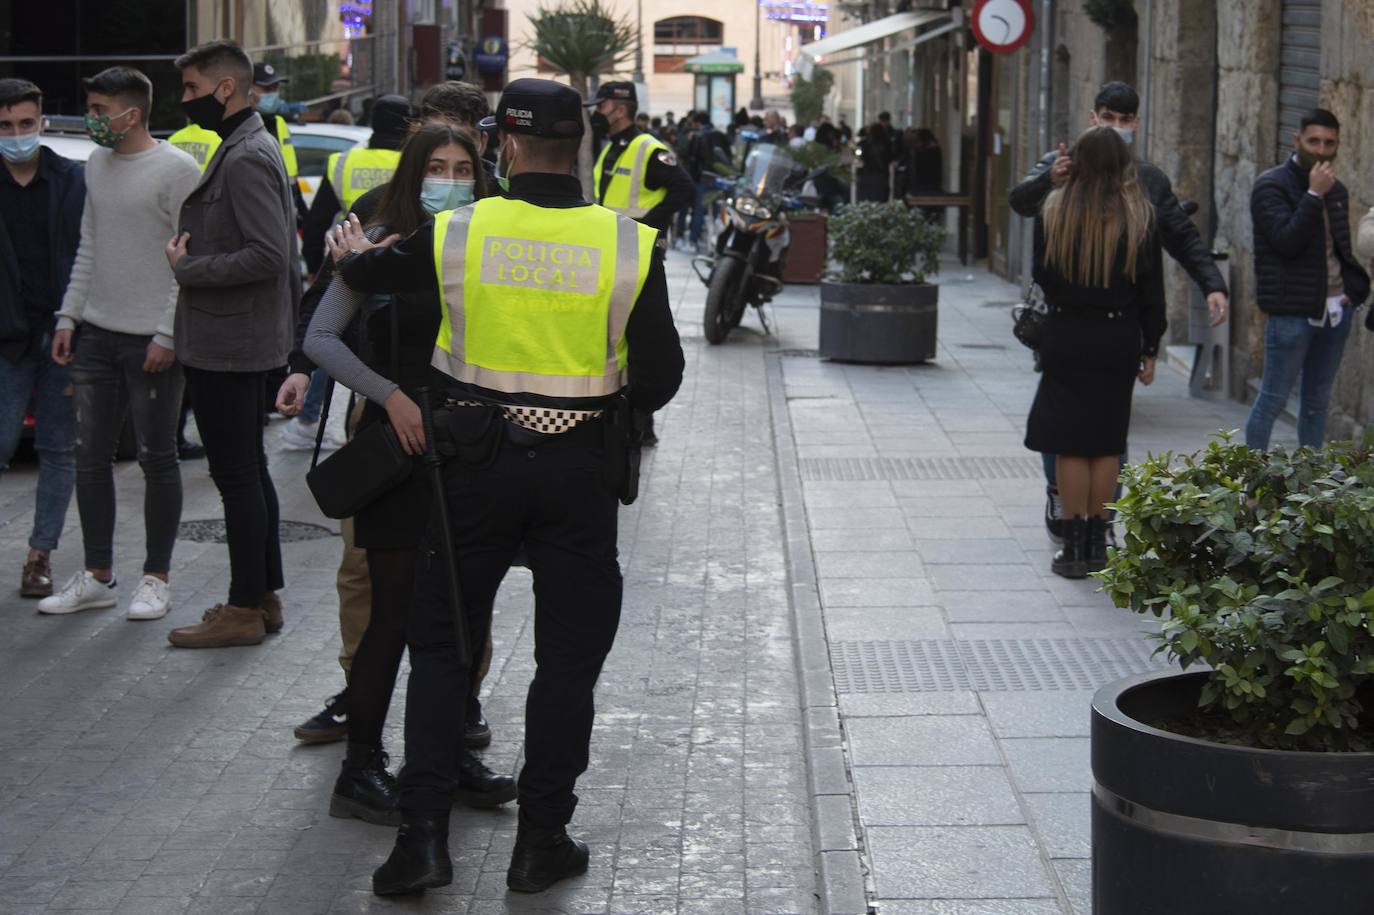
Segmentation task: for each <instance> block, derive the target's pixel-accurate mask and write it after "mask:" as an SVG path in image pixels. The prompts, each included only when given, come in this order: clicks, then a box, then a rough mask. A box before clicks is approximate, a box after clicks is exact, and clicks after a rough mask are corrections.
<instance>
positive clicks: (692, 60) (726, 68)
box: [682, 51, 744, 73]
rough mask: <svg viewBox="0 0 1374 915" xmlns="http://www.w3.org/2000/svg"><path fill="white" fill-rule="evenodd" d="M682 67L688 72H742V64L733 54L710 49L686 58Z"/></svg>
mask: <svg viewBox="0 0 1374 915" xmlns="http://www.w3.org/2000/svg"><path fill="white" fill-rule="evenodd" d="M682 69H684V70H686V71H687V72H688V73H743V72H744V64H742V63H740V59H739V58H738V57H736V56H735V55H733V54H726V53H725V52H724V51H712V52H711V53H710V54H698V55H697V56H696V57H689V58H687V59H686V60H684V61H683V62H682Z"/></svg>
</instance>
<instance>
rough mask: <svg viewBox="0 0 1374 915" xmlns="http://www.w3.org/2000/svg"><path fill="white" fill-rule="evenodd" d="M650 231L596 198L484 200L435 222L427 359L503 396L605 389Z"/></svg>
mask: <svg viewBox="0 0 1374 915" xmlns="http://www.w3.org/2000/svg"><path fill="white" fill-rule="evenodd" d="M657 234H658V233H657V232H656V231H655V230H654V229H650V228H649V227H647V226H642V225H640V224H639V223H637V222H634V221H633V220H631V219H628V218H626V217H623V216H617V215H616V214H615V213H612V212H610V211H609V210H607V209H604V208H602V207H598V206H586V207H572V208H568V209H554V208H545V207H539V206H535V205H534V204H532V203H527V202H525V201H523V200H512V199H508V198H504V197H489V198H486V199H484V200H480V201H478V202H477V203H475V204H473V205H472V206H468V207H463V208H462V209H459V210H452V211H449V212H446V213H440V214H439V215H438V216H436V217H435V218H434V263H435V269H436V271H437V274H438V280H439V301H440V306H441V308H442V312H443V318H442V321H441V323H440V325H439V335H438V338H437V339H436V341H435V347H434V358H433V360H432V362H431V364H432V365H433V366H434V367H435V368H436V369H438V370H439V371H441V372H443V373H444V374H445V375H448V376H449V377H450V378H453V379H454V380H456V381H461V382H464V383H466V384H472V385H476V386H478V387H481V388H486V389H487V390H490V391H496V392H500V393H503V394H516V395H518V394H537V395H541V396H544V397H561V398H591V397H608V396H610V395H612V394H614V393H616V392H617V391H619V390H620V389H621V388H623V387H624V386H625V384H626V382H627V380H628V376H627V373H626V366H627V364H628V352H629V350H628V346H627V344H626V342H625V327H626V325H627V324H629V321H630V314H631V312H632V310H633V309H634V304H635V301H636V300H637V299H638V298H639V294H640V292H641V291H642V290H643V288H644V282H645V280H646V279H647V277H648V275H649V266H650V263H651V262H652V259H653V246H654V239H655V237H656V236H657Z"/></svg>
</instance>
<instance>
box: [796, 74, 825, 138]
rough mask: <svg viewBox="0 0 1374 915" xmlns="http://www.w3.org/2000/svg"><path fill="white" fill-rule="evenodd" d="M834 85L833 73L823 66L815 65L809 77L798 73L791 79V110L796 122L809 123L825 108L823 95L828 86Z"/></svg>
mask: <svg viewBox="0 0 1374 915" xmlns="http://www.w3.org/2000/svg"><path fill="white" fill-rule="evenodd" d="M833 85H835V74H833V73H831V72H830V71H829V70H827V69H825V68H824V67H817V68H816V69H815V70H814V71H813V72H812V73H811V78H810V79H803V78H802V76H801V75H800V74H798V75H797V77H796V79H794V80H793V81H792V111H793V113H794V114H795V115H796V116H797V123H798V124H810V123H811V122H812V121H814V120H816V118H818V117H820V116H821V113H822V112H823V111H824V110H825V97H826V96H827V95H829V94H830V87H831V86H833Z"/></svg>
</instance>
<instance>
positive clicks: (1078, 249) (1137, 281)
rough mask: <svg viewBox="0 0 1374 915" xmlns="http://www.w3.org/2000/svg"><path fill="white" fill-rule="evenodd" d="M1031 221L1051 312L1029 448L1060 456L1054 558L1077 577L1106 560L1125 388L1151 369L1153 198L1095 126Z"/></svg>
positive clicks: (1119, 146) (1105, 131) (1155, 262)
mask: <svg viewBox="0 0 1374 915" xmlns="http://www.w3.org/2000/svg"><path fill="white" fill-rule="evenodd" d="M1071 158H1072V162H1073V165H1072V167H1071V170H1070V172H1069V176H1068V180H1067V181H1066V182H1065V183H1064V185H1063V186H1062V187H1060V188H1058V189H1056V190H1054V191H1053V192H1051V193H1050V195H1049V197H1047V198H1046V199H1045V203H1044V206H1043V208H1042V210H1041V214H1040V216H1039V217H1038V218H1037V219H1036V223H1035V269H1034V276H1035V281H1036V282H1037V283H1039V284H1040V288H1041V289H1042V290H1043V291H1044V294H1045V301H1046V302H1047V303H1048V305H1049V309H1050V312H1049V320H1048V321H1047V323H1046V326H1045V333H1044V338H1043V340H1042V341H1041V345H1040V359H1041V365H1042V366H1043V368H1044V372H1043V374H1042V375H1041V378H1040V386H1039V388H1038V389H1037V390H1036V392H1035V402H1034V404H1032V406H1031V411H1030V417H1029V418H1028V419H1027V421H1026V447H1027V448H1030V449H1031V450H1033V451H1038V452H1041V453H1044V454H1053V455H1057V468H1056V470H1057V473H1058V479H1059V494H1060V498H1061V500H1062V502H1063V506H1064V518H1065V525H1064V548H1063V549H1062V550H1060V551H1059V552H1058V553H1056V554H1055V556H1054V560H1053V562H1052V568H1053V570H1054V572H1055V573H1056V574H1059V575H1063V576H1064V577H1066V578H1083V577H1084V576H1086V575H1087V574H1088V573H1089V572H1093V571H1097V570H1098V569H1101V568H1102V566H1103V565H1104V564H1105V562H1106V552H1107V524H1108V520H1107V519H1108V512H1107V508H1106V503H1107V502H1109V501H1110V500H1111V499H1112V496H1113V493H1114V491H1115V489H1116V479H1117V475H1118V471H1119V458H1120V455H1122V454H1124V453H1125V451H1126V437H1127V433H1128V431H1129V429H1130V420H1131V395H1132V392H1133V390H1134V387H1135V382H1136V379H1137V378H1139V380H1140V381H1142V382H1143V383H1145V384H1149V383H1150V382H1152V381H1153V380H1154V370H1155V356H1156V355H1157V354H1158V352H1159V342H1160V339H1161V338H1162V337H1163V335H1164V328H1165V324H1166V321H1165V314H1164V283H1163V274H1162V270H1161V263H1160V249H1159V236H1158V234H1157V233H1156V232H1155V220H1154V209H1153V207H1152V206H1151V205H1150V202H1149V200H1148V199H1147V198H1146V197H1145V194H1144V192H1143V190H1142V189H1141V187H1140V182H1139V180H1138V178H1137V175H1136V167H1135V162H1134V160H1133V159H1132V158H1131V153H1130V149H1129V147H1127V146H1126V144H1125V143H1124V142H1122V140H1121V138H1120V137H1119V136H1118V135H1117V134H1116V132H1115V131H1113V130H1111V129H1109V128H1106V127H1095V128H1093V129H1091V130H1089V131H1087V132H1086V133H1084V134H1083V135H1082V136H1081V137H1079V138H1078V141H1077V143H1075V144H1074V148H1073V151H1072V154H1071Z"/></svg>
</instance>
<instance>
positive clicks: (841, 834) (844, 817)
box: [764, 351, 871, 915]
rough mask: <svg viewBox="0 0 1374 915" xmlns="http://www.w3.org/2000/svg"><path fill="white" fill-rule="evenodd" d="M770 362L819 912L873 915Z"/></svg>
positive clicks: (781, 402) (788, 425) (791, 457)
mask: <svg viewBox="0 0 1374 915" xmlns="http://www.w3.org/2000/svg"><path fill="white" fill-rule="evenodd" d="M764 362H765V369H766V370H765V377H766V378H767V381H768V406H769V410H770V412H771V414H772V419H773V451H774V455H775V457H776V459H777V468H778V492H779V495H780V496H781V499H782V528H783V536H784V537H786V539H787V566H788V581H789V588H788V593H789V596H790V599H791V602H792V631H793V645H794V649H795V653H796V664H797V674H798V679H799V681H800V687H801V708H802V713H803V718H804V721H805V729H804V732H803V740H804V742H805V747H806V772H807V792H808V794H809V796H810V803H811V839H812V846H813V848H814V849H815V855H816V872H817V875H818V876H817V889H818V891H819V893H820V900H821V912H822V915H868V913H869V912H870V911H871V909H870V907H869V904H868V894H867V891H866V889H865V877H864V867H863V853H862V850H861V845H860V832H859V824H858V818H857V817H856V815H855V810H856V807H855V801H854V784H853V781H852V780H851V779H850V777H849V768H848V766H847V765H846V763H845V750H844V734H843V732H842V731H841V729H840V714H839V701H838V699H837V698H836V696H835V679H834V675H833V673H832V672H831V669H830V647H829V643H828V642H827V640H826V637H825V622H824V620H823V618H822V616H821V600H820V593H819V591H818V590H817V587H816V566H815V563H814V561H813V560H812V558H811V537H810V534H809V533H808V531H807V526H806V506H805V503H804V502H803V501H802V485H801V470H800V467H799V466H798V463H797V454H796V451H795V450H794V449H793V448H792V447H791V442H792V419H791V417H790V416H789V415H788V412H787V393H786V390H785V389H784V386H783V377H782V356H781V355H780V354H779V353H778V352H776V351H765V353H764Z"/></svg>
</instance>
